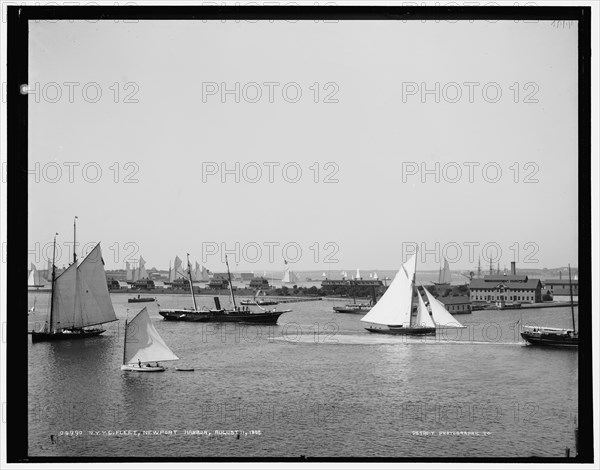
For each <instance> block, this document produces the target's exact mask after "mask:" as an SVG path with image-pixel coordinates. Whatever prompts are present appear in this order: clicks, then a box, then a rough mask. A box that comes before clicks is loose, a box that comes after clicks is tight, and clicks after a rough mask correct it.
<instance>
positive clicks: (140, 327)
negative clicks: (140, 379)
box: [121, 307, 179, 372]
mask: <svg viewBox="0 0 600 470" xmlns="http://www.w3.org/2000/svg"><path fill="white" fill-rule="evenodd" d="M178 359H179V358H178V357H177V356H176V355H175V354H173V351H171V350H170V349H169V347H168V346H167V345H166V344H165V342H164V341H163V339H162V338H161V337H160V335H159V334H158V331H156V328H154V325H153V324H152V320H150V315H148V310H147V309H146V308H145V307H144V308H143V309H142V310H140V311H139V313H138V314H137V315H136V316H135V317H133V319H132V320H131V321H130V322H127V320H125V343H124V345H123V364H122V365H121V370H128V371H134V372H163V371H164V370H165V368H164V367H163V366H161V365H159V364H158V362H159V361H161V362H166V361H177V360H178ZM151 362H154V363H155V365H154V366H152V365H150V363H151Z"/></svg>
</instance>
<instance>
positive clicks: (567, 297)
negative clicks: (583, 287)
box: [544, 279, 579, 302]
mask: <svg viewBox="0 0 600 470" xmlns="http://www.w3.org/2000/svg"><path fill="white" fill-rule="evenodd" d="M571 285H572V288H573V300H574V301H578V300H579V280H577V279H573V280H571ZM544 294H549V295H551V296H552V300H554V301H555V302H570V301H571V289H570V288H569V280H568V279H546V280H545V281H544Z"/></svg>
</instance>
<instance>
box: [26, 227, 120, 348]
mask: <svg viewBox="0 0 600 470" xmlns="http://www.w3.org/2000/svg"><path fill="white" fill-rule="evenodd" d="M74 246H75V245H74ZM53 253H54V254H53V260H55V256H56V236H55V237H54V250H53ZM116 320H117V316H116V315H115V311H114V308H113V305H112V301H111V299H110V294H109V293H108V286H107V283H106V272H105V271H104V261H103V260H102V252H101V250H100V243H98V244H97V245H96V246H95V247H94V249H93V250H92V251H90V253H89V254H88V255H87V256H86V257H85V259H84V260H83V261H82V262H81V263H80V264H79V266H78V265H77V255H76V254H74V255H73V263H72V264H71V265H70V266H69V267H68V268H67V269H65V270H64V271H63V272H62V273H61V274H60V275H59V276H56V266H55V265H54V262H53V264H52V294H51V298H50V312H49V316H48V320H47V321H46V324H45V325H44V327H43V329H42V330H41V331H32V332H31V335H32V341H33V342H34V343H35V342H39V341H55V340H63V339H81V338H87V337H89V336H97V335H99V334H101V333H103V332H104V331H105V330H103V329H101V328H91V329H86V327H90V326H96V325H101V324H103V323H109V322H113V321H116Z"/></svg>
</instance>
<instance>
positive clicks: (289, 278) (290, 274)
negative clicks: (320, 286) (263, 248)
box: [281, 260, 298, 284]
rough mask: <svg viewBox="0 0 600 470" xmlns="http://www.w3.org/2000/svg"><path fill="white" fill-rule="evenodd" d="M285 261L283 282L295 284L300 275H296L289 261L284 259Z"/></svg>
mask: <svg viewBox="0 0 600 470" xmlns="http://www.w3.org/2000/svg"><path fill="white" fill-rule="evenodd" d="M284 263H285V270H284V273H283V278H282V279H281V282H283V283H284V284H293V283H294V282H298V276H296V274H295V273H294V271H292V270H291V269H290V266H289V265H288V262H287V261H285V260H284Z"/></svg>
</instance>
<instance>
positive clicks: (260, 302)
mask: <svg viewBox="0 0 600 470" xmlns="http://www.w3.org/2000/svg"><path fill="white" fill-rule="evenodd" d="M278 303H279V302H277V301H275V300H258V301H256V302H255V301H254V300H242V301H241V302H240V304H242V305H260V306H261V307H263V306H267V305H277V304H278Z"/></svg>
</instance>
